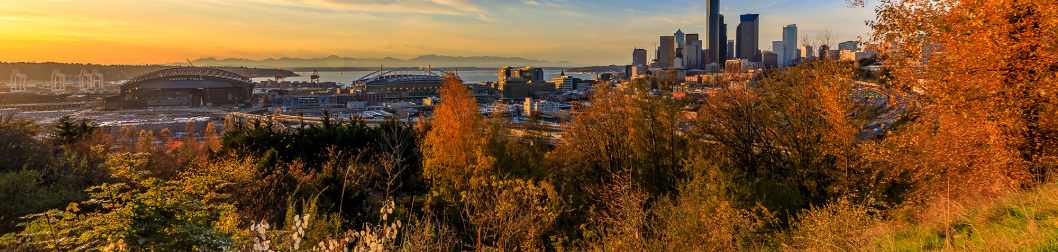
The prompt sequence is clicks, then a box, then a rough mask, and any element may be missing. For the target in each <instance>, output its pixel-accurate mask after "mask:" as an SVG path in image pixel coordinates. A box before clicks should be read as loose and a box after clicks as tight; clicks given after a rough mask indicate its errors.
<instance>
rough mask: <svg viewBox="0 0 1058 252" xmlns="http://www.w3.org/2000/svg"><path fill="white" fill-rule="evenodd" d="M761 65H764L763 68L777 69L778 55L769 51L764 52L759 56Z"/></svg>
mask: <svg viewBox="0 0 1058 252" xmlns="http://www.w3.org/2000/svg"><path fill="white" fill-rule="evenodd" d="M760 57H761V61H762V62H761V63H763V64H764V67H765V68H776V67H779V55H778V54H775V53H774V52H771V51H764V52H762V53H761V54H760Z"/></svg>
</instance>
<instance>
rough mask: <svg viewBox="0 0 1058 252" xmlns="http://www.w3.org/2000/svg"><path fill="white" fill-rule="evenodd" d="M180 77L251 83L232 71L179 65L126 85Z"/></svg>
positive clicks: (143, 76)
mask: <svg viewBox="0 0 1058 252" xmlns="http://www.w3.org/2000/svg"><path fill="white" fill-rule="evenodd" d="M180 77H187V78H203V79H205V78H209V79H219V80H223V81H225V82H228V83H231V84H245V85H250V84H251V82H250V78H247V77H246V76H242V75H240V74H236V73H233V72H230V71H225V70H221V69H217V68H208V67H179V68H169V69H163V70H158V71H154V72H150V73H147V74H144V75H140V76H137V77H135V78H132V79H130V80H129V81H128V82H126V83H125V86H130V85H140V84H142V83H147V82H151V81H154V80H172V79H174V78H180Z"/></svg>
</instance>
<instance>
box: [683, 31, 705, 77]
mask: <svg viewBox="0 0 1058 252" xmlns="http://www.w3.org/2000/svg"><path fill="white" fill-rule="evenodd" d="M685 39H686V41H687V45H686V46H684V48H683V59H684V63H685V64H686V66H685V67H684V68H687V69H702V68H704V66H705V64H703V63H702V40H701V39H700V37H699V36H698V34H695V33H692V34H687V35H686V36H685Z"/></svg>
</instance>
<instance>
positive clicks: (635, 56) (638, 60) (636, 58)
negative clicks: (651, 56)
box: [632, 48, 647, 66]
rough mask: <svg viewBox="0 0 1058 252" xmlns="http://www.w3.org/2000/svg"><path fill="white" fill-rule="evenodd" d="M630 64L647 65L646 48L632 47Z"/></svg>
mask: <svg viewBox="0 0 1058 252" xmlns="http://www.w3.org/2000/svg"><path fill="white" fill-rule="evenodd" d="M632 65H637V66H645V65H647V49H640V48H636V49H632Z"/></svg>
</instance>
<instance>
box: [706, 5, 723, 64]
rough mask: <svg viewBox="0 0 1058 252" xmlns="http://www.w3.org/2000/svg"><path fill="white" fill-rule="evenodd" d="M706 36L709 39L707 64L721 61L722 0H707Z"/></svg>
mask: <svg viewBox="0 0 1058 252" xmlns="http://www.w3.org/2000/svg"><path fill="white" fill-rule="evenodd" d="M705 16H706V24H705V34H706V35H705V37H706V38H707V39H708V40H709V43H708V49H709V51H708V52H709V53H708V54H707V55H706V60H705V62H706V64H709V63H717V64H723V62H720V43H721V42H720V41H721V40H720V0H706V1H705Z"/></svg>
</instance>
